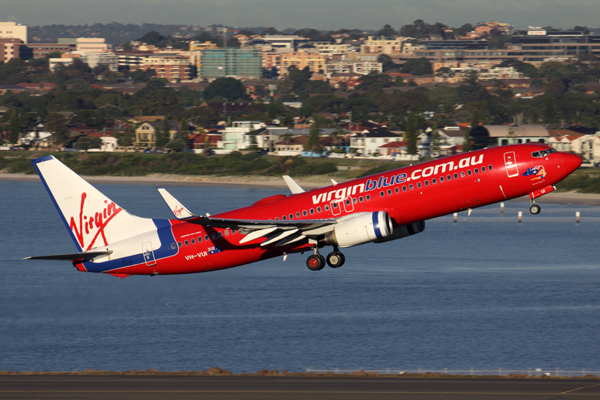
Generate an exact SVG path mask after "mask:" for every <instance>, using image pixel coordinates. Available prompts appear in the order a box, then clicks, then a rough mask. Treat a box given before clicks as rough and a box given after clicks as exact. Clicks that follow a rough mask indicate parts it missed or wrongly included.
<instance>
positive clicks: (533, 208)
mask: <svg viewBox="0 0 600 400" xmlns="http://www.w3.org/2000/svg"><path fill="white" fill-rule="evenodd" d="M529 212H530V213H532V214H533V215H536V214H539V213H541V212H542V207H540V206H538V205H537V204H535V203H534V204H532V205H531V207H529Z"/></svg>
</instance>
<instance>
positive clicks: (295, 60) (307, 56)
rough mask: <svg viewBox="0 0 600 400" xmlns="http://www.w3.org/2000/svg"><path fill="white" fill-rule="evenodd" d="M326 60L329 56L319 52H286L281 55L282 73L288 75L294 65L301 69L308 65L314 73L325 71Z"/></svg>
mask: <svg viewBox="0 0 600 400" xmlns="http://www.w3.org/2000/svg"><path fill="white" fill-rule="evenodd" d="M326 61H327V57H326V56H324V55H321V54H318V53H310V52H298V53H284V54H282V55H281V75H287V74H288V69H289V68H290V67H291V66H292V65H294V66H296V68H297V69H299V70H302V69H304V68H306V67H308V68H309V69H310V71H311V72H313V73H315V72H317V73H324V72H325V62H326Z"/></svg>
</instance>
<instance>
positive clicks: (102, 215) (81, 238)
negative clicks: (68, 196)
mask: <svg viewBox="0 0 600 400" xmlns="http://www.w3.org/2000/svg"><path fill="white" fill-rule="evenodd" d="M86 198H87V193H85V192H84V193H82V194H81V205H80V206H79V221H75V218H74V217H71V221H70V223H69V228H71V231H72V232H73V234H74V235H75V238H76V239H77V242H78V243H79V246H80V247H81V249H82V250H84V251H87V250H89V249H91V248H92V247H93V246H94V243H96V239H97V238H98V236H102V240H103V241H104V245H105V246H107V245H108V241H107V240H106V235H105V233H104V229H105V228H106V226H107V225H108V223H109V222H110V221H111V220H112V219H113V218H114V217H115V216H116V215H117V214H119V213H120V212H121V211H123V209H122V208H120V207H119V206H117V205H116V204H115V203H114V202H112V201H111V202H110V203H109V202H108V200H104V204H105V206H104V208H103V209H102V210H100V211H96V212H94V211H92V212H89V213H88V212H84V207H85V199H86ZM89 237H91V240H90V241H89V243H88V244H87V247H86V243H85V242H86V240H87V239H88V238H89Z"/></svg>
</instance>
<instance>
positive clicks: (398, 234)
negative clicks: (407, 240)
mask: <svg viewBox="0 0 600 400" xmlns="http://www.w3.org/2000/svg"><path fill="white" fill-rule="evenodd" d="M424 230H425V221H417V222H413V223H412V224H406V225H400V226H395V227H394V233H393V234H391V235H389V236H387V237H384V238H383V239H378V240H376V241H375V243H384V242H389V241H390V240H396V239H402V238H404V237H407V236H412V235H415V234H417V233H421V232H423V231H424Z"/></svg>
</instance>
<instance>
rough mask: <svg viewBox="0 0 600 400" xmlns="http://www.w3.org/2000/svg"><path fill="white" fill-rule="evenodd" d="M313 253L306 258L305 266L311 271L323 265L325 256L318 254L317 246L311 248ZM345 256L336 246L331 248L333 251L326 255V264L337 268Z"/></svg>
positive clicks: (320, 268) (317, 269)
mask: <svg viewBox="0 0 600 400" xmlns="http://www.w3.org/2000/svg"><path fill="white" fill-rule="evenodd" d="M313 253H314V254H311V255H310V256H308V258H307V259H306V266H307V267H308V269H310V270H311V271H320V270H322V269H323V268H324V267H325V257H323V256H322V255H321V254H319V249H318V248H317V247H315V248H313ZM345 261H346V257H344V254H342V252H341V251H339V250H338V248H337V246H336V247H334V248H333V251H332V252H331V253H329V254H328V255H327V264H328V265H329V266H330V267H331V268H339V267H341V266H342V265H344V262H345Z"/></svg>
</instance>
